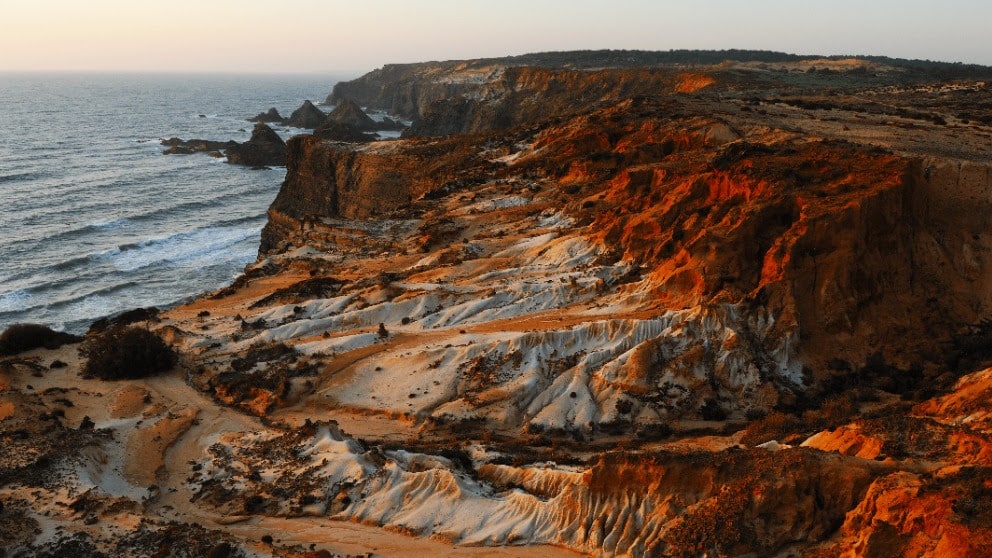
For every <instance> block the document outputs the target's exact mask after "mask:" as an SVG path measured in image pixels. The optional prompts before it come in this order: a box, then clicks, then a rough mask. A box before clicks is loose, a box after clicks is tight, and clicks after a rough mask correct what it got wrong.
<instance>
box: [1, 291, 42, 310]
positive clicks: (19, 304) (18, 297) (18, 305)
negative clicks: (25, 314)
mask: <svg viewBox="0 0 992 558" xmlns="http://www.w3.org/2000/svg"><path fill="white" fill-rule="evenodd" d="M32 298H34V297H33V296H32V295H31V293H29V292H27V291H26V290H23V289H20V290H16V291H13V292H9V293H3V294H0V312H16V311H17V310H21V309H23V308H27V307H28V306H30V305H31V299H32Z"/></svg>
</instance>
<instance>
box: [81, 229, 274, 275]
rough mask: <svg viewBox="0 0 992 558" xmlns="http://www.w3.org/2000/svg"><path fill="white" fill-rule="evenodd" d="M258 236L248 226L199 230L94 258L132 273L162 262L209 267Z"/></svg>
mask: <svg viewBox="0 0 992 558" xmlns="http://www.w3.org/2000/svg"><path fill="white" fill-rule="evenodd" d="M258 234H259V231H258V229H254V228H248V227H215V228H208V229H200V230H196V231H192V232H183V233H178V234H174V235H170V236H167V237H163V238H157V239H152V240H146V241H143V242H140V243H138V244H132V245H124V246H120V247H117V248H112V249H110V250H106V251H104V252H102V253H100V254H98V255H96V256H95V257H94V259H102V260H109V261H110V262H111V264H112V265H113V266H114V267H115V268H116V269H118V270H120V271H135V270H138V269H141V268H144V267H148V266H151V265H154V264H157V263H161V262H171V263H173V264H187V265H188V264H200V263H202V264H209V263H210V260H212V259H214V258H216V257H218V254H219V253H220V252H223V251H225V250H226V249H228V248H230V247H231V246H234V245H235V244H237V243H239V242H242V241H245V240H248V239H250V238H252V237H254V236H257V235H258ZM224 257H225V258H227V257H230V255H229V254H228V255H226V256H224Z"/></svg>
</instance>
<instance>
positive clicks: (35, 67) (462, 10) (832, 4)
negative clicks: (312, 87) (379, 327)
mask: <svg viewBox="0 0 992 558" xmlns="http://www.w3.org/2000/svg"><path fill="white" fill-rule="evenodd" d="M990 22H992V2H990V1H988V0H943V1H938V0H933V1H922V0H858V1H851V0H832V1H829V0H815V1H807V0H685V1H675V0H611V1H609V2H607V1H602V0H601V1H596V2H593V1H589V0H567V1H566V0H499V1H488V2H484V1H480V0H405V1H402V0H361V1H358V0H350V1H343V0H324V1H320V0H0V71H58V70H69V71H128V72H133V71H142V72H151V71H161V72H237V73H241V72H265V73H270V72H293V73H342V72H348V73H356V74H358V73H363V72H366V71H369V70H372V69H374V68H377V67H380V66H382V65H383V64H388V63H400V62H418V61H426V60H450V59H468V58H481V57H492V56H505V55H513V54H524V53H527V52H540V51H551V50H574V49H600V48H610V49H642V50H669V49H681V48H687V49H728V48H742V49H760V50H776V51H783V52H791V53H796V54H824V55H834V54H875V55H885V56H892V57H899V58H921V59H929V60H942V61H951V62H967V63H978V64H986V65H992V33H990V32H989V30H988V29H989V23H990Z"/></svg>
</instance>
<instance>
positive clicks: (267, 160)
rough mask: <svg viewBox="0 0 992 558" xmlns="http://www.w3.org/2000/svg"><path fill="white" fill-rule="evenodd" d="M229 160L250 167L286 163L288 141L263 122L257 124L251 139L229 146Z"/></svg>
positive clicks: (227, 152)
mask: <svg viewBox="0 0 992 558" xmlns="http://www.w3.org/2000/svg"><path fill="white" fill-rule="evenodd" d="M226 154H227V161H228V162H229V163H231V164H234V165H245V166H249V167H264V166H269V165H273V166H283V165H285V164H286V142H284V141H283V140H282V138H281V137H279V134H277V133H275V131H273V130H272V128H270V127H269V126H268V125H266V124H265V123H263V122H259V123H258V124H255V128H254V129H253V130H252V131H251V139H249V140H248V141H246V142H244V143H242V144H238V145H234V146H231V147H228V148H227V151H226Z"/></svg>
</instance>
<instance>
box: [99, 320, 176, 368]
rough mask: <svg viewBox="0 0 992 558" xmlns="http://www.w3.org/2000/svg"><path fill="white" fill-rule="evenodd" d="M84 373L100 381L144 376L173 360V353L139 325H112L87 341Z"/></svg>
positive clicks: (170, 366) (172, 362)
mask: <svg viewBox="0 0 992 558" xmlns="http://www.w3.org/2000/svg"><path fill="white" fill-rule="evenodd" d="M81 352H82V354H83V356H85V357H86V359H87V360H86V365H85V366H84V367H83V374H84V375H86V376H94V377H97V378H100V379H103V380H119V379H127V378H144V377H146V376H150V375H152V374H156V373H158V372H164V371H166V370H168V369H170V368H172V366H173V365H174V364H175V363H176V354H175V352H173V350H172V349H171V348H170V347H169V346H168V345H166V344H165V342H164V341H162V340H161V339H160V338H159V337H158V336H157V335H155V334H154V333H152V332H150V331H148V330H146V329H141V328H138V327H117V328H112V329H109V330H107V331H106V332H104V333H103V334H101V335H100V336H99V337H94V338H91V339H89V340H87V341H86V343H85V344H83V347H82V349H81Z"/></svg>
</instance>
